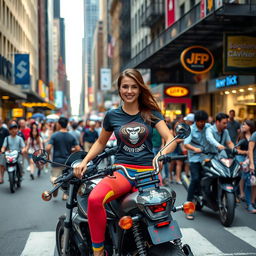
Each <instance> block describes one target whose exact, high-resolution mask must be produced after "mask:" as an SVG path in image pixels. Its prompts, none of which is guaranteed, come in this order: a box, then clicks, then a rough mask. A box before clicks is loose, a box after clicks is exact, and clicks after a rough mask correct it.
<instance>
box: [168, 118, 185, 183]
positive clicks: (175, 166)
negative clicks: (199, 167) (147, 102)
mask: <svg viewBox="0 0 256 256" xmlns="http://www.w3.org/2000/svg"><path fill="white" fill-rule="evenodd" d="M178 120H182V119H176V120H174V121H173V123H172V129H171V133H172V134H173V136H175V127H176V126H177V124H179V123H180V121H178ZM182 154H183V153H182V148H181V144H180V143H178V144H177V145H176V147H175V149H174V151H173V152H172V153H171V154H170V155H171V156H172V157H175V156H180V155H182ZM182 167H183V161H182V160H172V161H171V163H170V168H169V173H170V181H171V182H172V181H173V173H174V171H175V182H176V183H177V184H179V185H182V182H181V171H182Z"/></svg>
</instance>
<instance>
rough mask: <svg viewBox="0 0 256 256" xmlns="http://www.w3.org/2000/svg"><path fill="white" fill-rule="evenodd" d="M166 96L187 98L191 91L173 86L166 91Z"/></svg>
mask: <svg viewBox="0 0 256 256" xmlns="http://www.w3.org/2000/svg"><path fill="white" fill-rule="evenodd" d="M165 94H166V95H168V96H171V97H185V96H187V95H188V94H189V90H188V89H187V88H185V87H182V86H172V87H168V88H166V89H165Z"/></svg>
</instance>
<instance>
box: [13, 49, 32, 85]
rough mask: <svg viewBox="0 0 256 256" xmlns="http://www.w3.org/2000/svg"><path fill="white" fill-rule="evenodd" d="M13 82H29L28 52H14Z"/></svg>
mask: <svg viewBox="0 0 256 256" xmlns="http://www.w3.org/2000/svg"><path fill="white" fill-rule="evenodd" d="M14 62H15V64H14V67H15V68H14V70H15V84H30V72H29V54H15V59H14Z"/></svg>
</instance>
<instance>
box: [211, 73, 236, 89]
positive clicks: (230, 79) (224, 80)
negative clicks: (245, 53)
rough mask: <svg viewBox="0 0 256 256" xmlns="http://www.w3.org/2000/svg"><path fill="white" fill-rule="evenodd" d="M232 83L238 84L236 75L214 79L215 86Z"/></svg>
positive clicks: (220, 86)
mask: <svg viewBox="0 0 256 256" xmlns="http://www.w3.org/2000/svg"><path fill="white" fill-rule="evenodd" d="M232 85H238V76H227V77H225V78H222V79H216V88H224V87H229V86H232Z"/></svg>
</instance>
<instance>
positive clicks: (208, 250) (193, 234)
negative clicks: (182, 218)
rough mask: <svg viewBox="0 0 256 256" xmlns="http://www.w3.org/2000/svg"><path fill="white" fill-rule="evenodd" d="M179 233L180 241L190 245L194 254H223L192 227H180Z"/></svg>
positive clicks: (200, 255)
mask: <svg viewBox="0 0 256 256" xmlns="http://www.w3.org/2000/svg"><path fill="white" fill-rule="evenodd" d="M181 233H182V235H183V237H182V242H183V243H186V244H188V245H189V246H190V247H191V250H192V252H193V254H194V256H205V255H223V253H222V252H221V251H220V250H219V249H218V248H217V247H215V246H214V245H213V244H212V243H210V242H209V241H208V240H207V239H206V238H205V237H203V236H202V235H201V234H200V233H199V232H197V231H196V230H194V229H193V228H182V229H181Z"/></svg>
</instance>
